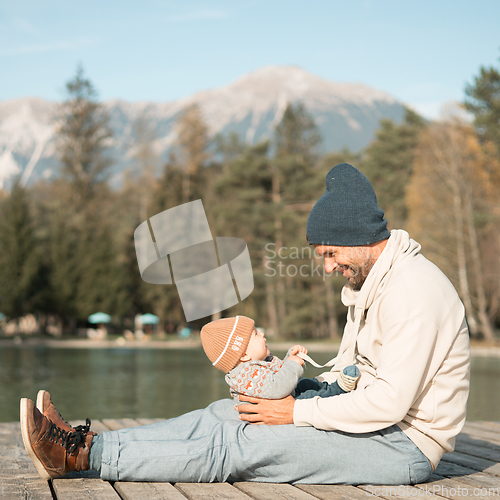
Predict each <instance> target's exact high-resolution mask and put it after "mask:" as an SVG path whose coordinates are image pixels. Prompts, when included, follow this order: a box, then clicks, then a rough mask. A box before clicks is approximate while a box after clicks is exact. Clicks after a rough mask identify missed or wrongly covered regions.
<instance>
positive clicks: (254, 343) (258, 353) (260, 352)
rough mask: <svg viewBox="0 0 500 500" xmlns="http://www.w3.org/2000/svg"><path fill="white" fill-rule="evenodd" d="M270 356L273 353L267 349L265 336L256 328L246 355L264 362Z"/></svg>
mask: <svg viewBox="0 0 500 500" xmlns="http://www.w3.org/2000/svg"><path fill="white" fill-rule="evenodd" d="M269 354H271V353H270V352H269V349H268V348H267V345H266V338H265V337H264V334H263V333H262V332H259V331H257V328H254V329H253V331H252V335H251V336H250V340H249V342H248V347H247V351H246V355H247V356H249V357H250V359H252V360H254V361H264V360H265V359H266V358H267V357H268V356H269Z"/></svg>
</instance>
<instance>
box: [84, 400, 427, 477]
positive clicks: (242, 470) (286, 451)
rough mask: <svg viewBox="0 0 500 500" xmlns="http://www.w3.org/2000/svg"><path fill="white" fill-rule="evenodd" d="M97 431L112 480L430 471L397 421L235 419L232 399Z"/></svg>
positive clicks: (412, 474) (406, 474) (421, 474)
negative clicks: (313, 423)
mask: <svg viewBox="0 0 500 500" xmlns="http://www.w3.org/2000/svg"><path fill="white" fill-rule="evenodd" d="M94 439H96V438H94ZM98 439H99V440H101V439H102V440H103V443H102V444H103V448H102V462H101V477H102V478H103V479H107V480H111V481H170V482H215V481H219V482H222V481H261V482H276V483H312V484H333V483H335V484H342V483H343V484H396V485H400V484H415V483H417V482H422V481H425V480H426V479H428V477H429V476H430V474H431V472H432V470H431V464H430V462H429V460H428V459H427V458H426V457H425V455H423V453H422V452H421V451H420V450H419V449H418V448H417V447H416V446H415V445H414V444H413V442H412V441H411V440H410V439H409V438H408V437H407V436H406V435H405V434H404V433H403V432H402V431H401V430H400V429H399V427H397V426H396V425H394V426H391V427H389V428H387V429H383V430H381V431H377V432H370V433H363V434H348V433H345V432H339V431H322V430H318V429H315V428H314V427H295V426H294V425H269V426H268V425H251V424H248V423H244V422H242V421H241V420H239V418H238V413H237V412H236V410H235V409H234V402H233V400H231V399H226V400H221V401H216V402H215V403H212V404H211V405H209V406H208V407H207V408H205V409H203V410H196V411H193V412H190V413H187V414H185V415H181V416H180V417H176V418H173V419H171V420H165V421H163V422H159V423H155V424H151V425H146V426H141V427H131V428H127V429H122V430H118V431H112V432H104V433H103V434H102V435H101V436H99V437H98ZM97 448H98V447H97ZM91 454H92V450H91Z"/></svg>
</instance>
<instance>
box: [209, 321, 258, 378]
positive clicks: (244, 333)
mask: <svg viewBox="0 0 500 500" xmlns="http://www.w3.org/2000/svg"><path fill="white" fill-rule="evenodd" d="M254 326H255V321H254V320H253V319H250V318H247V317H246V316H236V317H235V318H223V319H218V320H216V321H212V322H211V323H207V324H206V325H205V326H204V327H203V328H202V329H201V333H200V337H201V344H202V345H203V349H204V351H205V354H206V355H207V356H208V359H209V360H210V361H211V362H212V364H213V365H214V366H215V367H216V368H218V369H219V370H221V371H223V372H224V373H228V372H230V371H231V370H232V369H233V368H234V367H235V366H236V365H237V364H238V361H239V360H240V358H241V356H243V354H245V352H246V350H247V347H248V342H249V341H250V336H251V335H252V331H253V328H254Z"/></svg>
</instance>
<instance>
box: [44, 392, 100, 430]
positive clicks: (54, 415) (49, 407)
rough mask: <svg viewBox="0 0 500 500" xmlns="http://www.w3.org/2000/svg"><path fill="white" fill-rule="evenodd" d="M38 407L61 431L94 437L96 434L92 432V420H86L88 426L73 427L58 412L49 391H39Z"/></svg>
mask: <svg viewBox="0 0 500 500" xmlns="http://www.w3.org/2000/svg"><path fill="white" fill-rule="evenodd" d="M36 407H37V408H38V410H39V411H40V412H41V413H43V416H44V417H46V418H48V419H49V420H51V421H52V422H54V424H56V425H57V427H59V428H60V429H62V430H63V431H67V432H75V431H83V432H85V433H87V432H89V433H90V434H92V435H93V436H94V435H95V434H96V433H95V432H93V431H91V430H90V424H91V422H90V419H88V418H87V419H86V422H85V424H86V425H78V426H77V427H72V426H71V425H70V424H68V422H66V420H64V418H63V417H62V415H61V414H60V413H59V412H58V411H57V410H56V407H55V406H54V403H52V398H51V397H50V393H49V391H45V390H43V389H42V390H41V391H38V395H37V397H36Z"/></svg>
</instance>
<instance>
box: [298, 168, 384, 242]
mask: <svg viewBox="0 0 500 500" xmlns="http://www.w3.org/2000/svg"><path fill="white" fill-rule="evenodd" d="M325 183H326V190H325V193H324V194H323V196H322V197H321V198H320V199H319V200H318V201H317V202H316V204H315V205H314V207H313V209H312V210H311V213H310V214H309V218H308V219H307V240H308V241H309V244H310V245H333V246H347V247H350V246H361V245H371V244H372V243H376V242H378V241H382V240H385V239H387V238H389V236H390V233H389V231H388V230H387V221H386V220H385V219H384V211H383V210H382V209H380V208H379V206H378V204H377V196H376V195H375V191H374V190H373V187H372V185H371V184H370V181H369V180H368V179H367V178H366V177H365V176H364V175H363V174H362V173H361V172H360V171H359V170H358V169H356V168H354V167H353V166H352V165H349V164H348V163H340V164H339V165H336V166H335V167H333V168H332V169H331V170H330V171H329V172H328V174H327V175H326V179H325Z"/></svg>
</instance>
